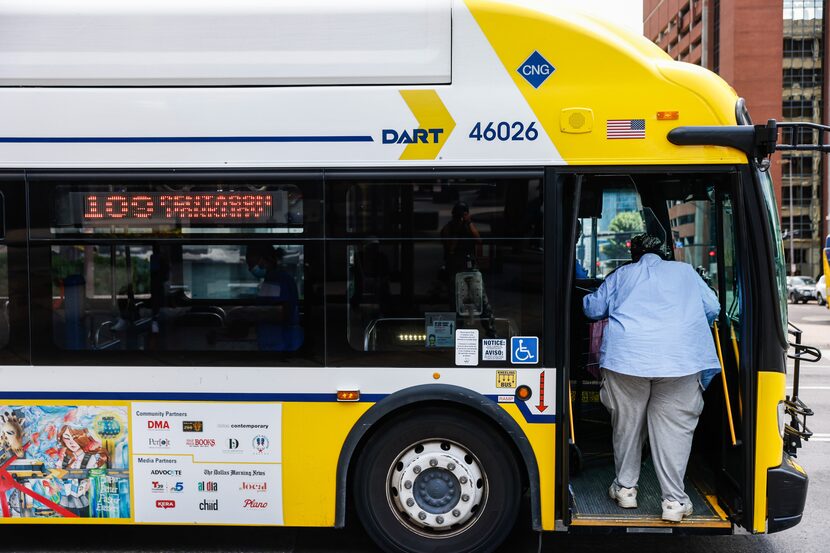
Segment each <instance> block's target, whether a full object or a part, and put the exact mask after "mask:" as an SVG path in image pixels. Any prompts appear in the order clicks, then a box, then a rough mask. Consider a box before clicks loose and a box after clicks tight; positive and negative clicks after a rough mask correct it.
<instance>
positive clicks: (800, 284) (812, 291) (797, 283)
mask: <svg viewBox="0 0 830 553" xmlns="http://www.w3.org/2000/svg"><path fill="white" fill-rule="evenodd" d="M787 297H788V298H789V299H790V303H798V302H804V303H807V302H808V301H810V300H814V299H816V281H815V280H813V279H812V278H811V277H806V276H792V277H787Z"/></svg>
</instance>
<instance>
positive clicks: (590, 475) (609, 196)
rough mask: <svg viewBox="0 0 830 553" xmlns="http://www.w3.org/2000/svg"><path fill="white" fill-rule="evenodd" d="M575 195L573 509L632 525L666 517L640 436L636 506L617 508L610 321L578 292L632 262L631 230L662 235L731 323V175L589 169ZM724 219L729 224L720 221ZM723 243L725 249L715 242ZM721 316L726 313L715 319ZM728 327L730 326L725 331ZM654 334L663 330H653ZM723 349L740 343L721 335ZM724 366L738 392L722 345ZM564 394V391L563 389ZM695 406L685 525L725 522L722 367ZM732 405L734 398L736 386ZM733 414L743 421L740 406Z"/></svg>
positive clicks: (575, 515)
mask: <svg viewBox="0 0 830 553" xmlns="http://www.w3.org/2000/svg"><path fill="white" fill-rule="evenodd" d="M579 181H580V182H579V183H578V185H577V187H576V188H577V189H578V190H579V199H578V200H577V199H576V198H575V199H574V200H575V205H577V206H578V207H576V211H577V213H576V215H577V221H576V222H575V228H576V230H575V233H574V234H575V246H574V259H575V265H576V268H575V271H574V278H573V286H572V288H571V310H570V341H569V349H570V352H569V365H568V368H569V381H568V384H569V395H570V409H571V412H572V415H573V425H572V426H571V427H570V428H568V429H567V430H566V432H567V433H568V434H569V437H570V443H571V445H570V452H569V467H570V468H569V472H570V475H569V476H570V488H569V489H570V491H571V497H570V501H571V505H570V509H571V517H572V523H573V524H575V525H579V524H583V525H587V526H590V525H597V524H602V523H603V521H605V522H607V521H609V520H615V521H618V522H619V521H622V522H619V523H620V524H623V525H628V526H645V527H649V526H662V525H665V524H667V523H664V522H662V521H661V520H660V513H661V507H660V502H661V492H660V486H659V484H658V482H657V477H656V475H655V472H654V467H653V465H652V463H651V459H650V455H649V453H648V448H649V445H648V442H646V445H645V451H644V455H643V465H642V469H641V476H640V481H639V484H638V487H639V494H638V501H639V508H638V509H622V508H620V507H618V506H617V504H616V503H615V502H614V501H612V500H611V499H609V496H608V488H609V486H610V485H611V483H612V482H613V480H614V478H615V469H614V456H613V446H612V439H611V422H610V415H609V414H608V412H607V410H606V409H605V407H604V406H603V405H602V404H601V402H600V399H599V389H600V385H601V376H600V346H601V343H602V338H603V332H604V328H605V325H606V321H592V320H589V319H588V318H587V317H586V316H585V315H584V314H583V311H582V304H583V298H584V297H585V296H586V295H588V294H590V293H592V292H593V291H595V290H596V289H597V288H598V287H599V286H600V285H601V284H602V282H603V281H604V279H605V278H606V277H607V276H608V275H609V274H610V273H611V272H613V271H614V270H616V269H617V268H618V267H620V266H622V265H624V264H626V263H629V262H630V251H629V248H630V240H631V238H632V237H633V236H634V235H636V234H639V233H642V232H646V231H648V232H649V233H650V234H657V235H662V236H663V237H664V238H665V240H666V243H667V245H668V246H669V247H668V249H667V250H668V256H669V258H670V259H672V260H675V261H681V262H686V263H690V264H692V265H693V266H695V268H696V269H697V271H698V273H699V274H700V275H701V278H703V279H704V280H706V281H707V283H708V284H710V286H712V287H713V288H715V289H716V290H717V292H718V294H719V296H720V299H721V304H722V310H726V311H728V312H726V313H724V314H725V318H726V319H727V320H729V324H730V325H732V324H737V322H738V320H739V313H737V311H736V310H737V307H736V306H737V304H738V301H737V284H736V282H737V281H736V267H735V265H736V262H735V256H734V255H733V254H734V239H733V237H734V234H733V233H732V231H731V225H732V221H733V219H732V213H731V196H730V179H729V178H726V177H725V176H723V175H705V174H703V175H701V174H688V175H684V174H681V175H590V176H583V177H579ZM724 229H726V230H725V231H724ZM718 248H720V249H721V250H722V251H718ZM721 321H723V318H722V319H721ZM721 334H722V336H721V338H722V339H723V335H724V334H725V335H726V336H727V337H728V336H730V335H731V333H730V331H729V330H725V331H722V333H721ZM654 339H655V340H660V336H655V337H654ZM722 345H723V349H724V351H727V347H728V348H729V349H728V352H732V351H735V352H737V349H736V348H732V346H730V345H729V344H728V343H727V342H723V344H722ZM724 357H725V358H724V362H725V364H726V374H727V376H728V377H729V380H730V384H732V389H730V390H729V393H730V395H732V394H737V392H738V373H737V364H736V362H735V357H734V356H733V355H725V356H724ZM566 397H567V396H566ZM704 400H705V407H704V412H703V414H702V415H701V418H700V421H699V424H698V427H697V430H696V433H695V439H694V444H693V449H692V454H691V458H690V460H689V464H688V469H687V474H686V485H685V488H686V492H687V493H688V494H689V496H690V497H691V500H692V503H693V505H694V514H693V516H691V517H689V518H687V519H686V520H684V522H683V524H684V525H687V526H688V525H697V526H707V527H715V528H729V527H730V524H729V522H728V520H727V515H726V512H727V510H729V509H730V508H731V509H735V508H736V506H735V505H734V503H735V502H736V500H735V497H736V496H737V495H739V491H738V489H739V488H740V486H739V485H738V484H737V482H735V481H730V478H733V479H734V474H735V473H736V469H734V468H733V469H732V472H731V473H729V472H728V471H725V470H724V466H726V465H727V464H729V463H731V462H733V461H734V459H735V458H736V457H738V456H739V455H737V454H736V451H735V450H736V449H737V448H736V447H735V446H732V445H731V442H730V441H729V432H728V430H727V428H726V426H727V421H726V419H727V417H726V414H725V407H724V405H725V403H724V390H723V386H722V382H721V380H720V377H718V378H717V379H716V380H714V381H713V383H712V384H711V385H710V386H709V388H708V389H707V390H706V392H705V393H704ZM732 404H733V406H734V405H738V404H739V401H738V398H737V395H735V396H734V397H733V403H732ZM734 415H735V424H736V425H739V424H740V420H739V414H738V412H737V411H736V412H735V413H734Z"/></svg>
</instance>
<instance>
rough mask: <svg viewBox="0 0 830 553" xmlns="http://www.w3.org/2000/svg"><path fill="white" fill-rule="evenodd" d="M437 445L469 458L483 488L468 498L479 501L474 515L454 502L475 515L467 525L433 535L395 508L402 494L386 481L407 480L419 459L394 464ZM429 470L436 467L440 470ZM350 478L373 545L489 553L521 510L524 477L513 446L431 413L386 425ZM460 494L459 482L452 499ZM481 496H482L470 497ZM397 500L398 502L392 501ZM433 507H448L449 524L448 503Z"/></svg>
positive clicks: (472, 422) (480, 424)
mask: <svg viewBox="0 0 830 553" xmlns="http://www.w3.org/2000/svg"><path fill="white" fill-rule="evenodd" d="M436 442H440V447H441V449H444V446H445V444H446V445H447V447H450V446H451V447H452V448H453V451H456V448H458V450H459V451H467V452H469V454H470V455H471V461H470V460H469V459H468V465H470V466H474V467H477V468H480V472H481V475H482V478H481V479H480V480H482V482H481V484H482V485H481V486H478V490H479V491H478V492H474V497H479V499H473V500H472V502H475V501H479V500H480V502H479V503H478V509H475V508H474V507H471V505H472V503H470V504H462V503H460V501H461V499H460V498H461V497H462V496H460V495H459V496H458V498H457V499H456V502H457V503H456V505H457V507H463V508H465V509H467V510H469V511H472V512H471V514H470V515H469V516H470V517H471V518H469V520H466V521H465V522H464V523H463V524H461V525H459V526H457V527H452V528H449V529H443V530H441V531H430V530H429V529H428V528H419V527H418V525H417V521H416V520H415V518H414V517H410V516H408V515H407V513H406V512H405V510H403V509H401V507H398V506H396V505H395V502H396V501H399V500H401V499H402V497H403V495H404V494H403V493H402V494H400V495H399V494H398V493H397V489H395V488H394V487H393V486H392V485H391V484H390V482H394V481H395V478H396V477H397V478H404V475H405V474H407V471H409V470H410V468H411V467H412V466H413V465H418V464H420V463H421V462H422V461H421V460H420V459H422V458H421V457H417V459H419V460H418V461H411V462H408V464H407V465H406V466H407V467H410V468H403V465H404V463H402V462H399V461H400V460H401V459H405V458H406V457H405V455H406V454H407V452H410V453H412V452H416V453H417V448H418V447H419V446H420V447H421V448H422V449H421V451H422V452H424V449H423V447H424V445H426V446H427V448H429V447H430V446H432V447H435V444H436ZM423 455H427V453H426V452H424V453H423ZM423 459H426V457H423ZM423 462H426V461H423ZM425 466H426V465H425ZM451 466H454V465H451ZM433 470H439V471H440V470H441V469H440V466H439V468H438V469H433ZM459 470H461V469H460V468H459ZM353 474H354V476H353V486H352V492H353V494H354V506H355V509H356V510H357V513H358V516H359V518H360V520H361V522H362V523H363V527H364V528H365V529H366V532H367V533H368V534H369V536H370V537H371V538H372V539H373V540H374V541H375V543H377V544H378V545H379V546H380V547H381V548H382V549H383V550H384V551H387V552H390V553H427V552H437V551H442V552H453V553H489V552H492V551H493V550H495V549H496V548H497V547H498V546H499V545H501V543H502V542H503V541H504V540H505V538H507V536H508V534H509V533H510V530H511V529H512V528H513V526H514V524H515V522H516V517H517V515H518V512H519V503H520V500H521V493H522V489H521V477H520V475H519V468H518V466H517V461H516V459H515V457H514V455H513V453H512V452H511V449H510V444H509V443H508V442H507V440H506V439H505V437H504V436H503V435H502V434H501V432H500V431H498V430H497V429H496V428H495V427H493V426H491V425H490V424H488V423H487V422H485V421H482V420H479V419H478V418H476V417H474V416H470V415H465V414H463V413H461V412H457V411H450V410H447V409H440V408H435V407H430V408H425V409H421V410H416V411H412V412H410V413H408V414H406V415H403V416H399V417H397V418H395V419H394V420H392V421H390V422H389V423H388V424H385V425H384V426H383V427H381V428H380V429H379V430H378V431H377V433H376V434H375V435H374V436H373V437H372V438H371V439H370V441H369V443H368V444H367V445H366V447H365V449H364V450H363V452H362V453H361V455H360V457H359V458H358V460H357V463H356V465H355V472H354V473H353ZM416 474H420V473H416ZM423 474H424V475H426V474H427V470H423ZM445 474H448V473H445ZM421 477H422V476H419V477H416V479H415V481H414V483H415V484H416V485H415V486H414V487H413V491H410V492H409V493H410V494H412V495H413V496H414V495H415V494H414V493H413V492H414V488H418V487H419V485H417V484H418V478H421ZM410 482H411V481H410ZM462 482H463V479H462ZM470 482H471V483H472V479H470ZM456 483H457V484H458V480H456ZM451 487H452V486H451ZM461 491H462V490H461V485H460V484H459V485H458V492H456V493H460V492H461ZM421 493H425V492H421ZM479 493H483V496H477V495H475V494H479ZM398 497H400V498H401V499H396V498H398ZM467 497H469V496H467ZM421 501H423V499H419V503H417V504H415V505H414V507H412V508H413V509H415V510H419V509H421V505H422V503H421ZM468 505H470V506H468ZM433 508H436V507H433ZM437 509H447V511H446V512H444V511H442V512H441V513H438V514H441V515H446V516H447V518H448V519H449V517H450V513H451V512H452V513H454V512H455V511H454V510H453V507H452V505H450V506H449V507H447V506H442V507H439V508H437ZM420 514H423V513H419V515H420ZM453 516H455V515H454V514H453ZM431 520H435V519H431Z"/></svg>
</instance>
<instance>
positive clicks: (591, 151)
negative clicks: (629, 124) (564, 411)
mask: <svg viewBox="0 0 830 553" xmlns="http://www.w3.org/2000/svg"><path fill="white" fill-rule="evenodd" d="M466 5H467V7H468V9H469V10H470V12H471V13H472V15H473V17H474V18H475V20H476V22H477V23H478V25H479V26H480V27H481V29H482V32H483V33H484V35H485V37H486V38H487V40H488V41H489V42H490V44H491V46H492V47H493V49H494V50H495V53H496V55H497V56H498V57H499V59H500V60H501V62H502V64H503V65H504V68H505V69H506V70H507V73H508V74H509V75H510V77H511V78H512V79H513V82H514V83H515V85H516V87H517V88H518V89H519V91H520V92H521V93H522V95H523V96H524V98H525V100H526V101H527V103H528V105H529V106H530V108H531V109H532V110H533V112H534V113H535V115H536V117H537V118H538V119H539V123H540V124H541V125H542V127H543V128H544V129H545V132H546V133H547V135H548V136H549V137H550V139H551V140H552V141H553V143H554V145H555V146H556V149H557V151H558V152H559V154H560V155H561V156H562V158H563V159H564V160H565V161H566V162H567V163H568V164H572V165H573V164H591V165H630V164H651V165H653V164H673V163H744V164H745V163H746V161H747V160H746V156H745V155H744V154H742V153H740V152H739V151H737V150H734V149H730V148H722V147H714V146H695V147H692V146H674V145H673V144H671V143H669V141H668V140H667V139H666V135H667V134H668V132H669V131H670V130H671V129H673V128H675V127H679V126H686V125H735V124H736V121H735V104H736V102H737V100H738V97H737V95H736V94H735V91H734V90H732V88H731V87H730V86H729V85H728V84H727V83H726V82H725V81H724V80H723V79H721V78H720V77H718V76H717V75H715V74H714V73H712V72H711V71H707V70H705V69H703V68H701V67H697V66H693V65H690V64H681V63H677V62H674V61H672V60H671V59H670V58H669V57H668V55H667V54H666V53H665V52H663V51H662V50H660V49H659V48H658V47H657V46H656V45H654V44H651V43H649V42H648V40H647V39H645V38H643V37H635V36H634V35H633V34H632V33H628V32H626V31H625V30H623V29H620V28H617V27H613V28H612V27H610V26H609V25H607V24H605V23H603V22H600V21H597V20H593V19H590V18H585V19H584V21H579V22H578V23H577V22H576V21H572V20H569V19H565V18H563V17H559V16H556V15H553V14H551V13H543V12H540V11H535V10H532V9H529V8H526V7H521V6H515V5H509V6H508V5H505V4H503V3H499V2H496V1H492V0H466ZM535 51H538V52H539V54H541V55H542V56H543V57H544V58H545V59H546V60H547V61H548V62H549V63H550V64H552V65H553V67H554V71H553V73H552V74H551V75H550V77H548V78H547V79H546V80H545V81H544V83H542V84H541V85H540V86H539V87H538V88H534V86H533V85H531V84H530V83H529V82H527V81H526V80H525V78H524V77H523V76H522V75H521V74H520V73H519V71H518V68H519V67H520V66H521V65H522V64H523V63H524V62H525V60H527V59H528V58H529V57H530V55H531V54H533V52H535ZM655 99H659V101H655ZM573 108H580V109H582V110H591V112H592V113H593V116H594V125H593V130H592V131H591V132H585V133H582V134H569V133H567V132H563V129H562V127H561V125H560V121H561V119H562V114H563V110H568V109H573ZM666 110H671V111H676V112H678V114H679V119H678V120H668V121H665V120H658V118H657V112H658V111H666ZM565 113H567V112H565ZM614 119H643V120H644V121H645V133H646V137H645V138H644V139H635V140H608V139H607V137H606V122H607V121H608V120H614ZM565 131H567V129H565ZM551 155H552V156H553V155H554V152H551Z"/></svg>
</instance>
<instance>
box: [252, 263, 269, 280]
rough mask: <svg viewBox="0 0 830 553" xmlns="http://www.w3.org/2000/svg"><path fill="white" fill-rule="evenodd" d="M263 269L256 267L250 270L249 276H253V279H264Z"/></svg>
mask: <svg viewBox="0 0 830 553" xmlns="http://www.w3.org/2000/svg"><path fill="white" fill-rule="evenodd" d="M266 272H267V271H266V270H265V267H260V266H259V265H256V266H255V267H254V268H253V269H251V274H252V275H254V278H265V273H266Z"/></svg>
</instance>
